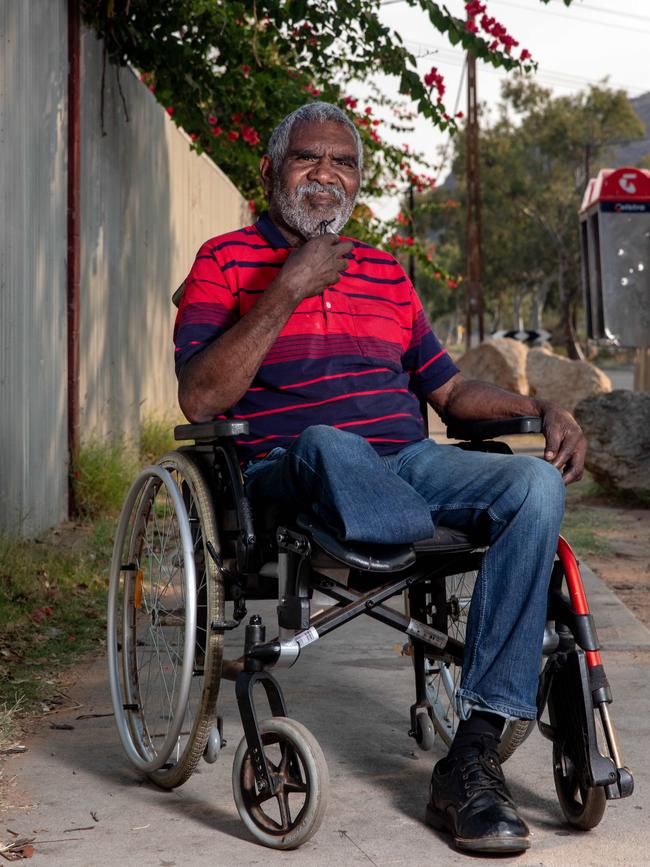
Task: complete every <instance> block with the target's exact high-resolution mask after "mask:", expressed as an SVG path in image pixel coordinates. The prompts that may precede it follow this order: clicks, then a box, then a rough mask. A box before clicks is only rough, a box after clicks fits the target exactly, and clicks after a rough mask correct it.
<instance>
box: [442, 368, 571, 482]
mask: <svg viewBox="0 0 650 867" xmlns="http://www.w3.org/2000/svg"><path fill="white" fill-rule="evenodd" d="M427 401H428V402H429V404H430V405H431V406H432V407H433V409H434V410H435V411H436V412H437V413H438V415H439V416H440V417H441V418H442V419H443V421H448V420H451V419H457V420H458V421H478V420H481V419H490V418H512V417H517V416H539V417H540V418H541V419H542V431H543V434H544V438H545V440H546V447H545V450H544V459H545V460H547V461H549V462H550V463H552V464H553V466H554V467H557V468H558V470H560V471H562V472H563V479H564V482H565V484H567V485H568V484H570V483H571V482H577V481H578V480H579V479H580V478H581V477H582V471H583V468H584V462H585V453H586V451H587V443H586V440H585V438H584V435H583V433H582V430H581V428H580V426H579V425H578V423H577V422H576V420H575V419H574V418H573V416H572V415H571V414H570V413H568V412H567V411H566V410H564V409H562V408H561V407H559V406H557V405H556V404H553V403H551V402H550V401H546V400H538V399H537V398H534V397H526V396H524V395H520V394H515V393H514V392H511V391H506V390H505V389H503V388H498V387H497V386H496V385H490V384H489V383H487V382H479V381H478V380H472V379H465V378H464V377H463V376H462V374H460V373H457V374H456V375H455V376H452V377H451V379H449V380H448V381H447V382H446V383H445V384H444V385H442V386H440V388H437V389H435V391H432V392H430V393H429V394H428V395H427Z"/></svg>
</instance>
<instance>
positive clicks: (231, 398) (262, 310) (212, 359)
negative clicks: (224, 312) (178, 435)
mask: <svg viewBox="0 0 650 867" xmlns="http://www.w3.org/2000/svg"><path fill="white" fill-rule="evenodd" d="M295 303H296V301H295V299H294V298H293V296H292V295H291V294H290V293H288V292H286V291H285V290H284V289H283V287H282V286H281V285H280V282H279V280H276V281H275V282H274V283H273V284H271V286H269V287H268V289H267V290H266V291H265V292H264V293H263V294H262V295H261V297H260V299H259V300H258V301H257V303H256V304H255V306H254V307H253V308H252V309H251V310H250V311H249V312H248V313H247V314H246V315H245V316H244V317H243V318H242V319H240V320H239V322H237V323H235V325H233V327H232V328H230V329H228V331H227V332H226V333H225V334H223V335H222V336H221V337H219V338H217V339H216V340H215V341H214V343H212V344H210V346H207V347H206V348H205V349H203V350H202V351H201V352H199V353H198V354H197V355H195V356H194V357H193V358H191V359H190V360H189V361H188V362H187V364H186V365H185V367H184V368H183V370H182V372H181V375H180V377H179V383H178V402H179V404H180V407H181V409H182V410H183V412H184V413H185V415H186V416H187V418H188V419H189V420H190V421H193V422H202V421H209V420H210V419H213V418H215V416H217V415H219V414H220V413H222V412H225V411H226V410H227V409H230V407H231V406H234V404H236V403H237V401H238V400H239V399H240V398H241V396H242V395H243V394H244V393H245V391H246V389H247V388H248V387H249V385H250V384H251V382H252V381H253V378H254V377H255V374H256V373H257V371H258V370H259V368H260V365H261V364H262V361H263V360H264V358H265V356H266V354H267V353H268V351H269V349H270V348H271V347H272V345H273V343H274V342H275V340H276V339H277V337H278V335H279V334H280V332H281V331H282V329H283V328H284V326H285V324H286V322H287V320H288V319H289V317H290V315H291V313H292V311H293V308H294V306H295Z"/></svg>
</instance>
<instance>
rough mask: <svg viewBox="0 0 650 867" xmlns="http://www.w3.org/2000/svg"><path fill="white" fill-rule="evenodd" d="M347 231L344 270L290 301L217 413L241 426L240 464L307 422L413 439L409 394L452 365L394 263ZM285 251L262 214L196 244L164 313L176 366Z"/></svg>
mask: <svg viewBox="0 0 650 867" xmlns="http://www.w3.org/2000/svg"><path fill="white" fill-rule="evenodd" d="M350 240H352V242H353V244H354V248H353V251H352V253H351V254H350V264H349V265H348V267H347V268H346V270H345V272H343V273H342V274H341V276H340V278H339V279H338V281H337V282H336V283H335V284H334V285H332V286H329V287H328V288H327V289H325V290H324V291H323V292H322V293H321V294H320V295H316V296H313V297H310V298H305V299H304V300H303V301H301V302H300V304H299V305H298V306H297V307H296V309H295V310H294V312H293V313H292V315H291V317H290V318H289V320H288V322H287V323H286V325H285V326H284V328H283V329H282V332H281V333H280V335H279V336H278V338H277V339H276V341H275V343H274V344H273V346H272V347H271V349H270V351H269V352H268V354H267V356H266V357H265V359H264V361H263V362H262V365H261V367H260V369H259V370H258V372H257V375H256V376H255V379H254V380H253V382H252V383H251V385H250V387H249V389H248V391H247V392H246V393H245V394H244V395H243V397H242V398H241V399H240V400H239V401H238V403H237V404H235V406H233V407H232V408H231V409H230V411H229V412H228V413H227V414H226V417H227V418H233V419H247V420H248V422H249V424H250V434H249V435H248V436H246V437H242V438H241V439H239V440H238V441H237V444H238V446H239V450H240V454H241V457H242V459H243V460H245V461H248V460H251V459H253V458H260V457H263V456H264V455H266V454H267V453H268V452H269V451H270V450H271V449H272V448H275V447H276V446H283V447H285V448H287V447H288V446H289V445H290V444H291V443H292V442H293V441H294V440H295V439H296V438H297V437H298V436H299V435H300V433H301V432H302V431H303V430H304V429H305V428H307V427H309V426H310V425H313V424H325V425H330V426H331V427H337V428H342V429H343V430H347V431H351V432H353V433H357V434H359V435H361V436H363V437H365V439H367V440H368V442H370V443H371V444H372V445H373V446H374V447H375V449H376V450H377V451H378V452H379V453H380V454H389V453H392V452H397V451H399V450H400V449H402V448H403V447H404V446H405V445H407V444H408V443H412V442H416V441H418V440H420V439H422V436H423V421H422V415H421V413H420V405H419V402H420V400H421V399H422V398H424V397H425V396H426V395H427V394H428V393H429V392H431V391H433V390H434V389H436V388H438V387H439V386H441V385H443V384H444V383H445V382H447V380H448V379H450V377H452V376H453V375H454V374H455V373H456V372H457V370H458V368H457V367H456V365H455V364H454V363H453V361H452V360H451V358H450V357H449V355H448V354H447V352H446V351H445V350H444V349H443V348H442V346H441V345H440V343H439V342H438V340H437V339H436V337H435V335H434V334H433V332H432V330H431V327H430V326H429V323H428V322H427V319H426V316H425V314H424V311H423V310H422V305H421V303H420V300H419V298H418V297H417V295H416V293H415V290H414V288H413V286H412V284H411V283H410V281H409V279H408V277H407V276H406V274H405V273H404V271H403V269H402V268H401V267H400V265H399V263H398V262H397V261H396V260H395V259H394V258H393V256H391V255H390V254H388V253H385V252H383V251H380V250H377V249H375V248H374V247H370V246H369V245H368V244H362V243H361V242H359V241H354V239H350ZM291 252H292V248H291V246H290V245H289V244H288V242H287V241H286V240H285V239H284V237H283V236H282V235H281V233H280V232H279V230H278V229H277V228H276V226H275V225H274V224H273V222H272V221H271V219H270V218H269V216H268V214H266V213H265V214H262V216H261V217H260V219H259V220H258V221H257V222H256V223H255V225H253V226H247V227H246V228H243V229H239V230H237V231H235V232H229V233H227V234H225V235H219V236H218V237H216V238H212V239H210V240H209V241H206V243H205V244H203V246H202V247H201V249H200V250H199V252H198V254H197V256H196V260H195V262H194V265H193V266H192V270H191V271H190V273H189V275H188V277H187V279H186V281H185V290H184V294H183V297H182V300H181V303H180V305H179V310H178V315H177V317H176V325H175V328H174V342H175V344H176V373H177V375H178V374H179V372H180V370H181V368H182V367H183V365H184V364H185V363H186V362H187V361H188V359H190V358H191V357H192V356H193V355H195V354H196V353H197V352H200V351H201V350H202V349H204V348H205V347H206V346H208V344H210V343H211V342H212V341H213V340H215V339H216V338H217V337H219V336H220V335H221V334H223V333H224V332H225V331H226V330H227V329H228V328H230V327H231V326H232V325H233V324H234V323H235V322H237V320H238V319H239V318H240V317H242V316H244V315H245V314H246V313H247V312H248V311H249V310H250V309H251V307H252V306H253V305H254V304H255V301H256V300H257V298H258V297H259V296H260V295H261V293H262V292H264V290H265V288H266V287H267V286H268V285H269V284H270V283H272V281H273V280H274V279H275V277H276V276H277V274H278V272H279V271H280V268H281V267H282V265H283V264H284V262H285V261H286V259H287V257H288V256H289V255H290V254H291Z"/></svg>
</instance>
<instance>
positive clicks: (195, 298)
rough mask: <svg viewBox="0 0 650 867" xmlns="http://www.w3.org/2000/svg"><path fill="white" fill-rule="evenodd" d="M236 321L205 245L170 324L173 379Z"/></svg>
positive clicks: (232, 301)
mask: <svg viewBox="0 0 650 867" xmlns="http://www.w3.org/2000/svg"><path fill="white" fill-rule="evenodd" d="M238 319H239V302H238V299H237V297H236V294H234V293H233V292H232V291H231V289H230V287H229V286H228V283H227V281H226V279H225V277H224V275H223V272H222V271H221V268H220V267H219V263H218V262H217V260H216V259H215V257H214V254H213V253H212V251H211V245H210V242H206V243H205V244H204V245H203V246H202V247H201V249H200V250H199V252H198V253H197V254H196V259H195V260H194V264H193V265H192V270H191V271H190V273H189V274H188V275H187V278H186V279H185V289H184V292H183V297H182V298H181V302H180V304H179V307H178V313H177V314H176V322H175V324H174V346H175V352H174V362H175V367H176V376H178V375H179V374H180V372H181V370H182V368H183V366H184V365H185V364H187V362H188V361H189V359H190V358H192V356H193V355H196V353H197V352H200V351H201V350H202V349H205V347H206V346H208V345H209V344H210V343H212V342H213V341H214V340H216V339H217V337H220V336H221V335H222V334H223V333H224V332H225V331H227V330H228V329H229V328H230V327H231V326H232V325H234V323H235V322H236V321H237V320H238Z"/></svg>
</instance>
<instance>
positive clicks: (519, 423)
mask: <svg viewBox="0 0 650 867" xmlns="http://www.w3.org/2000/svg"><path fill="white" fill-rule="evenodd" d="M541 432H542V420H541V418H539V416H520V417H518V418H492V419H482V420H480V421H452V422H451V423H450V424H449V425H448V426H447V436H448V437H449V439H453V440H470V441H471V440H491V439H493V438H494V437H503V436H512V435H513V434H537V433H541Z"/></svg>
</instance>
